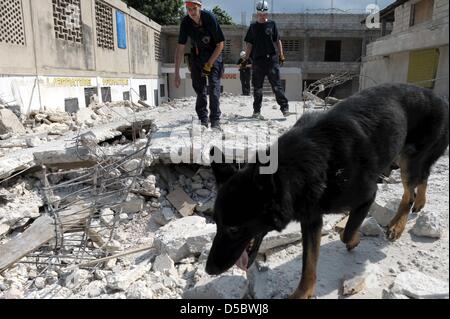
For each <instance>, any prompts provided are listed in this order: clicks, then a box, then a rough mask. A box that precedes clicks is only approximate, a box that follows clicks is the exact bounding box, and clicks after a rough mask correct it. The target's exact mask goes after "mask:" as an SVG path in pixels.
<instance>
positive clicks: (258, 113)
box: [252, 112, 265, 120]
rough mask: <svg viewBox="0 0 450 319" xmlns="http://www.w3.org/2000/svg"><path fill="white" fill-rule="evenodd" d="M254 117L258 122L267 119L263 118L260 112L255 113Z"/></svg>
mask: <svg viewBox="0 0 450 319" xmlns="http://www.w3.org/2000/svg"><path fill="white" fill-rule="evenodd" d="M252 117H253V118H254V119H257V120H264V119H265V118H264V116H262V115H261V113H260V112H253V115H252Z"/></svg>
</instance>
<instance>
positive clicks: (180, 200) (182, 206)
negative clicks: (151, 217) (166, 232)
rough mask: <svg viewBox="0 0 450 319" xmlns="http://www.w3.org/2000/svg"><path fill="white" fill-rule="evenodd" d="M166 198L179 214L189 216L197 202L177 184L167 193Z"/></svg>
mask: <svg viewBox="0 0 450 319" xmlns="http://www.w3.org/2000/svg"><path fill="white" fill-rule="evenodd" d="M167 200H168V201H169V202H170V203H171V204H172V205H173V206H174V207H175V208H176V209H177V210H178V211H179V212H180V214H181V216H183V217H186V216H191V215H192V214H193V213H194V209H195V207H196V206H197V203H196V202H194V201H193V200H192V198H191V197H189V195H188V194H186V192H185V191H184V190H183V189H182V188H181V187H179V186H177V187H175V189H174V190H173V192H171V193H170V194H169V195H167Z"/></svg>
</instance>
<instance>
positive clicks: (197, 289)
mask: <svg viewBox="0 0 450 319" xmlns="http://www.w3.org/2000/svg"><path fill="white" fill-rule="evenodd" d="M247 291H248V280H247V279H246V278H245V277H243V276H230V275H222V276H221V277H215V278H212V277H205V278H202V279H201V280H200V281H199V282H197V284H196V285H195V286H194V287H193V288H190V289H188V290H186V291H185V292H184V293H183V298H185V299H243V298H244V296H245V295H246V294H247Z"/></svg>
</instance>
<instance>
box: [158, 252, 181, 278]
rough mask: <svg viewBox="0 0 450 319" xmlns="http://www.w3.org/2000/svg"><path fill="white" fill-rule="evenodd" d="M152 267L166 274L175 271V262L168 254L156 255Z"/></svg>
mask: <svg viewBox="0 0 450 319" xmlns="http://www.w3.org/2000/svg"><path fill="white" fill-rule="evenodd" d="M152 269H153V271H159V272H160V273H163V274H167V275H169V274H174V273H176V269H175V264H174V262H173V260H172V259H171V258H170V256H169V255H168V254H161V255H158V256H156V258H155V261H154V262H153V268H152Z"/></svg>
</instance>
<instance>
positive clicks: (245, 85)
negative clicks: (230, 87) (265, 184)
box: [240, 68, 251, 95]
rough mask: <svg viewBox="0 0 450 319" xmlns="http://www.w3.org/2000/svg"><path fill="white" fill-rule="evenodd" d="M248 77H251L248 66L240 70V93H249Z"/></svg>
mask: <svg viewBox="0 0 450 319" xmlns="http://www.w3.org/2000/svg"><path fill="white" fill-rule="evenodd" d="M250 78H251V69H250V68H244V69H243V70H241V71H240V79H241V84H242V95H250Z"/></svg>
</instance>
